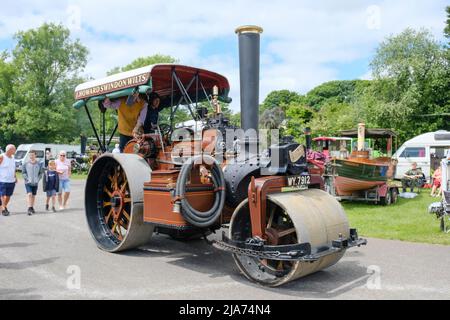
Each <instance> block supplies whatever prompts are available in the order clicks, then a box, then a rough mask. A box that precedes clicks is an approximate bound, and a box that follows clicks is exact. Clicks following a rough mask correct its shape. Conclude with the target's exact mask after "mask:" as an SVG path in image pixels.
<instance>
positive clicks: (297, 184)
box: [287, 174, 311, 189]
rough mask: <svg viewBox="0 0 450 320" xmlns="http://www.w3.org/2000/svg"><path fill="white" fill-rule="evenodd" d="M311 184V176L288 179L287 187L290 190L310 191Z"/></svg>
mask: <svg viewBox="0 0 450 320" xmlns="http://www.w3.org/2000/svg"><path fill="white" fill-rule="evenodd" d="M310 184H311V176H310V175H309V174H304V175H303V174H302V175H300V176H290V177H287V186H288V187H289V188H296V189H308V186H309V185H310Z"/></svg>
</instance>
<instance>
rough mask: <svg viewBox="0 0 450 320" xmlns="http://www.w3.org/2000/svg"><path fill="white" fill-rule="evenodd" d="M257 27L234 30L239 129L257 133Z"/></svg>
mask: <svg viewBox="0 0 450 320" xmlns="http://www.w3.org/2000/svg"><path fill="white" fill-rule="evenodd" d="M262 32H263V29H262V28H261V27H258V26H243V27H239V28H237V29H236V33H237V34H238V36H239V65H240V67H239V68H240V76H241V127H242V129H244V130H245V131H247V130H249V129H254V130H256V131H258V128H259V126H258V122H259V55H260V34H261V33H262Z"/></svg>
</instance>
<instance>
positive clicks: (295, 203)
mask: <svg viewBox="0 0 450 320" xmlns="http://www.w3.org/2000/svg"><path fill="white" fill-rule="evenodd" d="M265 225H266V231H265V233H266V235H267V242H266V243H267V244H268V245H288V244H297V243H306V242H309V243H311V247H312V251H313V253H316V252H318V251H320V250H323V249H324V248H325V247H329V246H331V241H332V240H336V239H338V238H339V235H340V234H342V236H344V237H347V238H348V236H349V226H348V221H347V218H346V216H345V213H344V211H343V209H342V207H341V205H340V204H339V203H338V202H337V201H336V200H335V199H334V198H333V197H332V196H330V195H329V194H328V193H326V192H323V191H321V190H315V189H312V190H307V191H302V192H293V193H285V194H272V195H269V196H268V200H267V215H266V223H265ZM251 237H252V230H251V222H250V213H249V205H248V200H245V201H244V202H242V203H241V205H240V206H239V207H238V208H237V209H236V210H235V213H234V215H233V218H232V220H231V223H230V238H231V239H232V240H235V241H246V240H247V239H249V238H251ZM343 255H344V251H341V252H337V253H334V254H331V255H328V256H325V257H322V258H320V259H319V260H318V261H315V262H312V263H311V262H300V261H293V262H292V261H278V260H267V259H259V258H255V257H249V256H245V255H240V254H234V255H233V258H234V260H235V262H236V264H237V266H238V267H239V269H240V270H241V271H242V273H243V274H244V275H245V276H246V277H247V278H249V279H250V280H252V281H255V282H258V283H260V284H262V285H266V286H271V287H276V286H280V285H282V284H285V283H287V282H290V281H293V280H295V279H298V278H301V277H304V276H306V275H308V274H311V273H313V272H317V271H319V270H322V269H325V268H328V267H330V266H332V265H334V264H335V263H336V262H338V261H339V260H340V259H341V258H342V256H343Z"/></svg>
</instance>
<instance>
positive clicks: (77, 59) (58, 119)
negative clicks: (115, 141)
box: [0, 23, 88, 144]
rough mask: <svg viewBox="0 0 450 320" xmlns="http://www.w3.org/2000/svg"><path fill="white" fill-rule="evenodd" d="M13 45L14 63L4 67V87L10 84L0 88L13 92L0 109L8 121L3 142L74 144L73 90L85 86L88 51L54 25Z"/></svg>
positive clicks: (19, 36)
mask: <svg viewBox="0 0 450 320" xmlns="http://www.w3.org/2000/svg"><path fill="white" fill-rule="evenodd" d="M15 40H16V41H17V44H16V46H15V48H14V50H13V52H12V62H10V63H6V64H5V59H4V57H5V55H3V59H2V62H1V65H2V66H0V69H2V70H3V71H0V73H1V74H2V76H1V78H2V80H0V81H2V82H4V83H6V85H4V84H2V86H1V87H2V88H3V90H5V88H6V91H7V92H9V93H8V94H7V97H6V100H7V101H6V103H5V102H2V105H1V106H0V108H1V109H0V112H1V113H2V115H6V116H5V117H4V118H3V119H2V122H1V125H0V131H1V132H0V136H3V139H7V140H8V142H13V143H16V144H19V143H23V142H37V141H39V142H70V141H72V140H73V139H74V138H76V137H77V136H78V134H79V129H78V127H77V125H76V120H75V119H76V114H75V111H74V110H73V108H72V107H71V106H72V103H73V89H74V86H75V85H76V84H77V83H79V82H80V81H81V80H80V79H79V77H78V74H79V72H81V71H82V70H83V69H84V67H85V65H86V62H87V55H88V50H87V49H86V48H85V47H84V46H83V45H82V44H81V43H80V42H79V40H75V41H74V40H72V39H71V38H70V32H69V30H68V29H66V28H65V27H63V26H61V25H55V24H47V23H46V24H43V25H42V26H41V27H39V28H37V29H31V30H28V31H22V32H18V33H17V34H16V36H15ZM5 69H6V71H5ZM5 75H6V76H5ZM5 79H6V80H5ZM11 85H12V87H11ZM2 95H3V96H5V94H2ZM3 99H5V98H4V97H3Z"/></svg>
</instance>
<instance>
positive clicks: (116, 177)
mask: <svg viewBox="0 0 450 320" xmlns="http://www.w3.org/2000/svg"><path fill="white" fill-rule="evenodd" d="M150 176H151V169H150V167H149V166H148V164H147V163H146V162H145V160H143V159H142V158H141V157H139V156H137V155H133V154H114V155H112V154H107V155H103V156H102V157H101V158H99V159H98V160H97V161H96V162H95V164H94V166H93V167H92V169H91V171H90V172H89V176H88V180H87V183H86V190H85V207H86V217H87V221H88V225H89V229H90V231H91V234H92V236H93V238H94V240H95V241H96V243H97V245H98V246H99V247H100V248H101V249H102V250H105V251H108V252H120V251H124V250H127V249H132V248H136V247H138V246H140V245H143V244H145V243H146V242H148V241H149V240H150V238H151V236H152V233H153V229H154V226H153V225H150V224H145V223H144V221H143V197H144V196H143V186H144V183H145V182H148V181H150Z"/></svg>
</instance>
